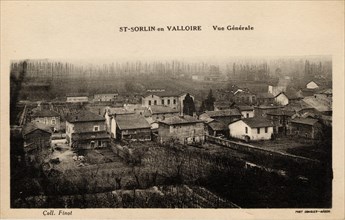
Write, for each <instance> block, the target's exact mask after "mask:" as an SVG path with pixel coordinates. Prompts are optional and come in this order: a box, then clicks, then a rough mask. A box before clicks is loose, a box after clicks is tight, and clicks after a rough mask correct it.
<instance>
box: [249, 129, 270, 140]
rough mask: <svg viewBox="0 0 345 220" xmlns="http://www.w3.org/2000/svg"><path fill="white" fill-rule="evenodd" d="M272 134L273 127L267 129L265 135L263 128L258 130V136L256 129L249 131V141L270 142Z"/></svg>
mask: <svg viewBox="0 0 345 220" xmlns="http://www.w3.org/2000/svg"><path fill="white" fill-rule="evenodd" d="M272 134H273V127H268V128H267V133H265V128H260V134H258V128H252V129H251V136H249V137H250V140H270V139H271V136H272Z"/></svg>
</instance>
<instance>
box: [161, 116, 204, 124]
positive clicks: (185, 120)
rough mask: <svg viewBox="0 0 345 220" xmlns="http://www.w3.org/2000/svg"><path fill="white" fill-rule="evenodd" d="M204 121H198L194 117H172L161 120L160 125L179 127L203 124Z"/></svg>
mask: <svg viewBox="0 0 345 220" xmlns="http://www.w3.org/2000/svg"><path fill="white" fill-rule="evenodd" d="M202 122H203V121H201V120H198V119H196V118H194V117H192V116H189V115H184V116H171V117H166V118H165V119H164V120H160V121H159V123H163V124H167V125H178V124H195V123H202Z"/></svg>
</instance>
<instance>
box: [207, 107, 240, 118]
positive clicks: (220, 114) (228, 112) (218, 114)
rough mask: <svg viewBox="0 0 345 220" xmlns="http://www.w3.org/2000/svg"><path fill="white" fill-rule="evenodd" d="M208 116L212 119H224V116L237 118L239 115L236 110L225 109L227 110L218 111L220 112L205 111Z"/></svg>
mask: <svg viewBox="0 0 345 220" xmlns="http://www.w3.org/2000/svg"><path fill="white" fill-rule="evenodd" d="M205 113H206V114H207V115H208V116H210V117H211V118H212V117H226V116H237V115H241V113H240V111H239V110H238V109H235V108H234V109H227V110H220V111H206V112H205Z"/></svg>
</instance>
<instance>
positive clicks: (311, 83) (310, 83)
mask: <svg viewBox="0 0 345 220" xmlns="http://www.w3.org/2000/svg"><path fill="white" fill-rule="evenodd" d="M317 88H319V86H318V85H317V84H316V83H315V82H314V81H311V82H309V83H308V84H307V89H317Z"/></svg>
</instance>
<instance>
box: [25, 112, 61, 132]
mask: <svg viewBox="0 0 345 220" xmlns="http://www.w3.org/2000/svg"><path fill="white" fill-rule="evenodd" d="M30 118H31V121H32V122H33V121H35V122H38V123H41V124H45V125H46V126H48V127H49V128H50V129H51V130H52V131H60V115H59V113H57V112H55V111H52V110H47V109H42V110H40V109H38V110H33V113H32V114H31V115H30Z"/></svg>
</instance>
